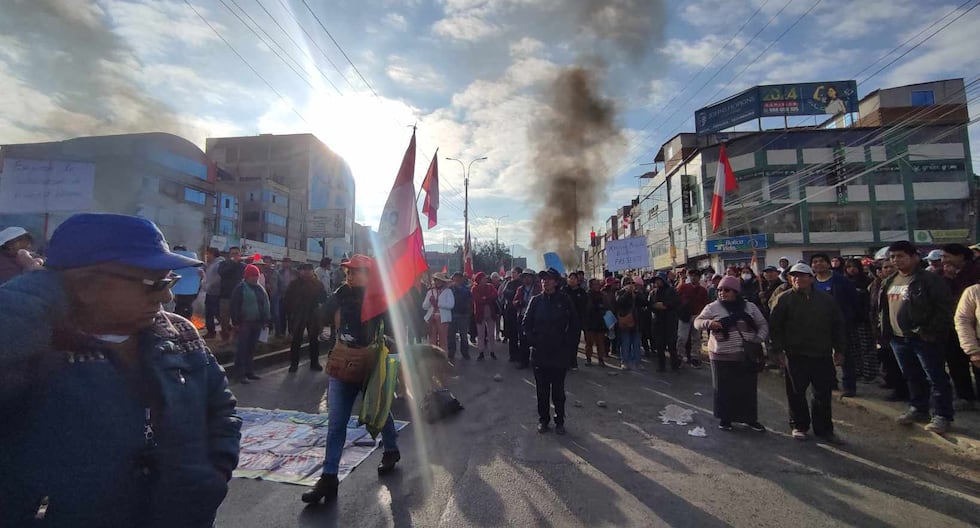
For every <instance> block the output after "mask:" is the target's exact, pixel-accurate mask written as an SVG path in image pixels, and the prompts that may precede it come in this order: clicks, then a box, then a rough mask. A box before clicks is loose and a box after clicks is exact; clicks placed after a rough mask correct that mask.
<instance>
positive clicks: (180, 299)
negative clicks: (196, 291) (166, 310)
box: [174, 295, 197, 319]
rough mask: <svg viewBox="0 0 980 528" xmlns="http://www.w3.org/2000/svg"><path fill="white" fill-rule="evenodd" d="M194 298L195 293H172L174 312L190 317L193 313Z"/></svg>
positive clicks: (195, 296)
mask: <svg viewBox="0 0 980 528" xmlns="http://www.w3.org/2000/svg"><path fill="white" fill-rule="evenodd" d="M194 299H197V295H174V313H175V314H177V315H179V316H181V317H183V318H185V319H190V318H191V316H192V315H194Z"/></svg>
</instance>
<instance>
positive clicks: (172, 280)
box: [100, 271, 180, 293]
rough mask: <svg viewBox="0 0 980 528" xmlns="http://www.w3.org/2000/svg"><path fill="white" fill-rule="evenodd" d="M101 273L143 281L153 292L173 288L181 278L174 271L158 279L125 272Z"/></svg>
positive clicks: (148, 289)
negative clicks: (135, 275)
mask: <svg viewBox="0 0 980 528" xmlns="http://www.w3.org/2000/svg"><path fill="white" fill-rule="evenodd" d="M100 273H101V274H103V275H108V276H110V277H116V278H118V279H125V280H128V281H133V282H141V283H143V285H144V286H146V289H147V291H149V292H151V293H156V292H162V291H164V290H170V289H173V287H174V286H175V285H176V284H177V281H179V280H180V275H177V274H176V273H173V272H171V273H170V274H169V275H167V276H166V277H164V278H162V279H157V280H153V279H144V278H142V277H134V276H132V275H126V274H125V273H114V272H111V271H101V272H100Z"/></svg>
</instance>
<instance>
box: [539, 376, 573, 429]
mask: <svg viewBox="0 0 980 528" xmlns="http://www.w3.org/2000/svg"><path fill="white" fill-rule="evenodd" d="M566 372H567V370H566V369H563V368H556V367H534V385H535V388H537V391H538V421H539V422H540V423H543V424H547V423H549V422H550V421H551V412H550V411H551V408H550V407H551V404H554V405H555V423H556V424H558V425H564V424H565V373H566ZM549 398H550V400H549Z"/></svg>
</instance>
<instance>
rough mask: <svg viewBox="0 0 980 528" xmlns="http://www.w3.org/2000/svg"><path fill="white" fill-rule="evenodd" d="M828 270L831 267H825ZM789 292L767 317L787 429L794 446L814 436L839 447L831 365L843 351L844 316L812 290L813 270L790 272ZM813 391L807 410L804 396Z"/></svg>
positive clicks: (827, 297) (803, 267)
mask: <svg viewBox="0 0 980 528" xmlns="http://www.w3.org/2000/svg"><path fill="white" fill-rule="evenodd" d="M828 264H829V262H828ZM788 275H789V278H790V284H791V285H792V289H790V290H787V291H786V292H784V293H783V294H781V295H780V296H779V297H778V298H777V299H776V304H775V306H773V309H772V314H771V315H770V317H769V336H770V338H771V339H772V345H773V352H774V353H775V354H776V357H777V361H778V363H779V365H780V367H782V368H783V369H784V377H785V381H786V399H787V401H788V403H789V423H790V426H791V427H792V429H793V430H792V435H793V438H794V439H796V440H806V439H807V432H808V431H809V430H810V426H811V425H812V426H813V434H815V435H816V436H817V437H818V438H822V439H824V440H826V441H828V442H831V443H837V442H839V440H838V439H837V435H836V434H834V422H833V419H832V412H831V399H832V395H831V393H832V391H833V386H834V378H835V375H836V370H835V365H839V364H840V363H841V361H842V360H843V352H844V350H845V349H846V348H847V332H846V330H845V324H844V315H843V314H842V313H841V311H840V308H839V307H838V306H837V303H836V302H835V301H834V298H833V297H831V296H830V294H828V293H826V292H824V291H822V290H819V289H816V288H814V287H813V282H814V277H813V270H812V269H811V268H810V266H807V265H806V264H794V265H793V267H791V268H790V269H789V273H788ZM810 386H812V387H813V398H812V399H811V400H810V407H809V409H808V408H807V401H806V390H807V388H808V387H810Z"/></svg>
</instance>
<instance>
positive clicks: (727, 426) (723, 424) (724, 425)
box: [718, 422, 732, 431]
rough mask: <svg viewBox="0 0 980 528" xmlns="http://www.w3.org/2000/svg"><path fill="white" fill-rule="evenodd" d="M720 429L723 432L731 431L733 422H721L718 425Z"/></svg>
mask: <svg viewBox="0 0 980 528" xmlns="http://www.w3.org/2000/svg"><path fill="white" fill-rule="evenodd" d="M718 429H721V430H722V431H731V430H732V422H721V423H719V424H718Z"/></svg>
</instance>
